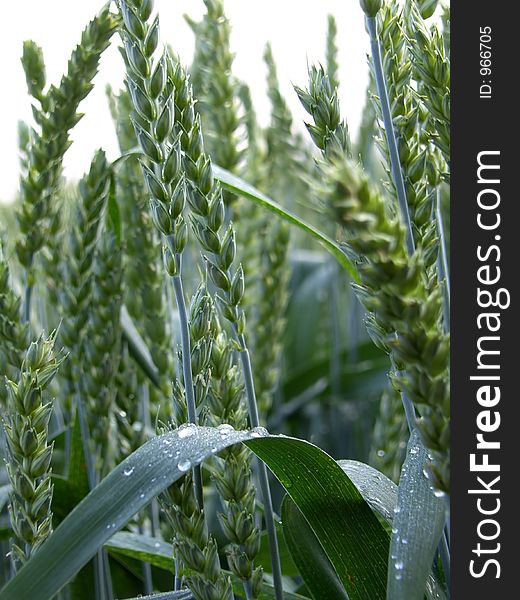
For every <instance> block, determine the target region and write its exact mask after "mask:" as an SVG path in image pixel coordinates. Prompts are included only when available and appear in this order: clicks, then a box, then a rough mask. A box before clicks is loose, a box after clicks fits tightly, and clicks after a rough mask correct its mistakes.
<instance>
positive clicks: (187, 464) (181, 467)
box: [177, 460, 191, 473]
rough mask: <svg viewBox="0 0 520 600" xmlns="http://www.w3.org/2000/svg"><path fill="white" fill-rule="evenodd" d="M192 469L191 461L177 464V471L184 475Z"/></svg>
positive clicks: (182, 461)
mask: <svg viewBox="0 0 520 600" xmlns="http://www.w3.org/2000/svg"><path fill="white" fill-rule="evenodd" d="M190 467H191V462H190V461H189V460H181V461H179V462H178V463H177V469H179V471H181V472H182V473H185V472H186V471H187V470H188V469H189V468H190Z"/></svg>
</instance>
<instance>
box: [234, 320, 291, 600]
mask: <svg viewBox="0 0 520 600" xmlns="http://www.w3.org/2000/svg"><path fill="white" fill-rule="evenodd" d="M234 333H235V338H236V341H237V342H238V344H239V345H240V362H241V364H242V370H243V374H244V384H245V388H246V396H247V403H248V409H249V420H250V422H251V427H258V426H259V425H260V420H259V417H258V407H257V403H256V395H255V386H254V383H253V370H252V368H251V357H250V356H249V350H248V349H247V345H246V340H245V336H244V334H239V333H238V331H237V330H236V327H234ZM257 462H258V479H259V482H260V491H261V493H262V500H263V502H264V516H265V526H266V528H267V537H268V540H269V551H270V554H271V565H272V568H273V583H274V589H275V596H276V600H283V583H282V568H281V563H280V551H279V548H278V538H277V537H276V527H275V523H274V511H273V501H272V498H271V490H270V488H269V480H268V477H267V468H266V466H265V464H264V463H263V462H262V461H260V460H258V461H257Z"/></svg>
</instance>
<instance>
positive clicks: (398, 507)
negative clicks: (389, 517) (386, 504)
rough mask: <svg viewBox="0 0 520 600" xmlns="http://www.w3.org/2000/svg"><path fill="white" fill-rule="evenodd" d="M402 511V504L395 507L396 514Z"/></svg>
mask: <svg viewBox="0 0 520 600" xmlns="http://www.w3.org/2000/svg"><path fill="white" fill-rule="evenodd" d="M400 512H401V507H400V506H396V507H395V508H394V513H395V514H396V515H398V514H399V513H400Z"/></svg>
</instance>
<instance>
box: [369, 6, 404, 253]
mask: <svg viewBox="0 0 520 600" xmlns="http://www.w3.org/2000/svg"><path fill="white" fill-rule="evenodd" d="M366 24H367V29H368V32H369V34H370V48H371V50H372V61H373V65H374V75H375V80H376V86H377V92H378V94H379V100H380V102H381V111H382V113H383V122H384V126H385V134H386V139H387V144H388V152H389V154H390V165H391V170H392V177H393V180H394V185H395V188H396V191H397V200H398V203H399V210H400V212H401V219H402V221H403V225H404V227H405V234H406V248H407V250H408V254H410V255H412V254H413V253H414V252H415V242H414V239H413V231H412V222H411V220H410V212H409V210H408V202H407V200H406V190H405V186H404V178H403V171H402V169H401V161H400V160H399V151H398V149H397V140H396V138H395V131H394V124H393V122H392V114H391V111H390V101H389V99H388V91H387V89H386V82H385V78H384V75H383V63H382V61H381V46H380V44H379V39H378V37H377V21H376V18H375V17H368V16H367V17H366Z"/></svg>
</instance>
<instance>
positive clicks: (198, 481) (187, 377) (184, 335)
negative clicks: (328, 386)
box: [171, 254, 204, 510]
mask: <svg viewBox="0 0 520 600" xmlns="http://www.w3.org/2000/svg"><path fill="white" fill-rule="evenodd" d="M181 258H182V257H181V255H180V254H178V255H177V257H176V260H177V263H178V265H179V273H180V272H181V265H182V260H181ZM171 279H172V283H173V291H174V294H175V300H176V301H177V308H178V310H179V324H180V329H181V347H182V373H183V376H184V390H185V395H186V407H187V410H188V421H189V422H190V423H194V424H196V423H197V412H196V408H195V391H194V387H193V375H192V371H191V361H190V357H191V348H190V333H189V328H188V313H187V311H186V302H185V301H184V290H183V285H182V279H181V277H180V275H175V276H174V277H172V278H171ZM193 485H194V487H195V497H196V498H197V504H198V505H199V508H200V509H201V510H202V509H203V508H204V499H203V493H202V477H201V473H200V467H196V468H194V469H193Z"/></svg>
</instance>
